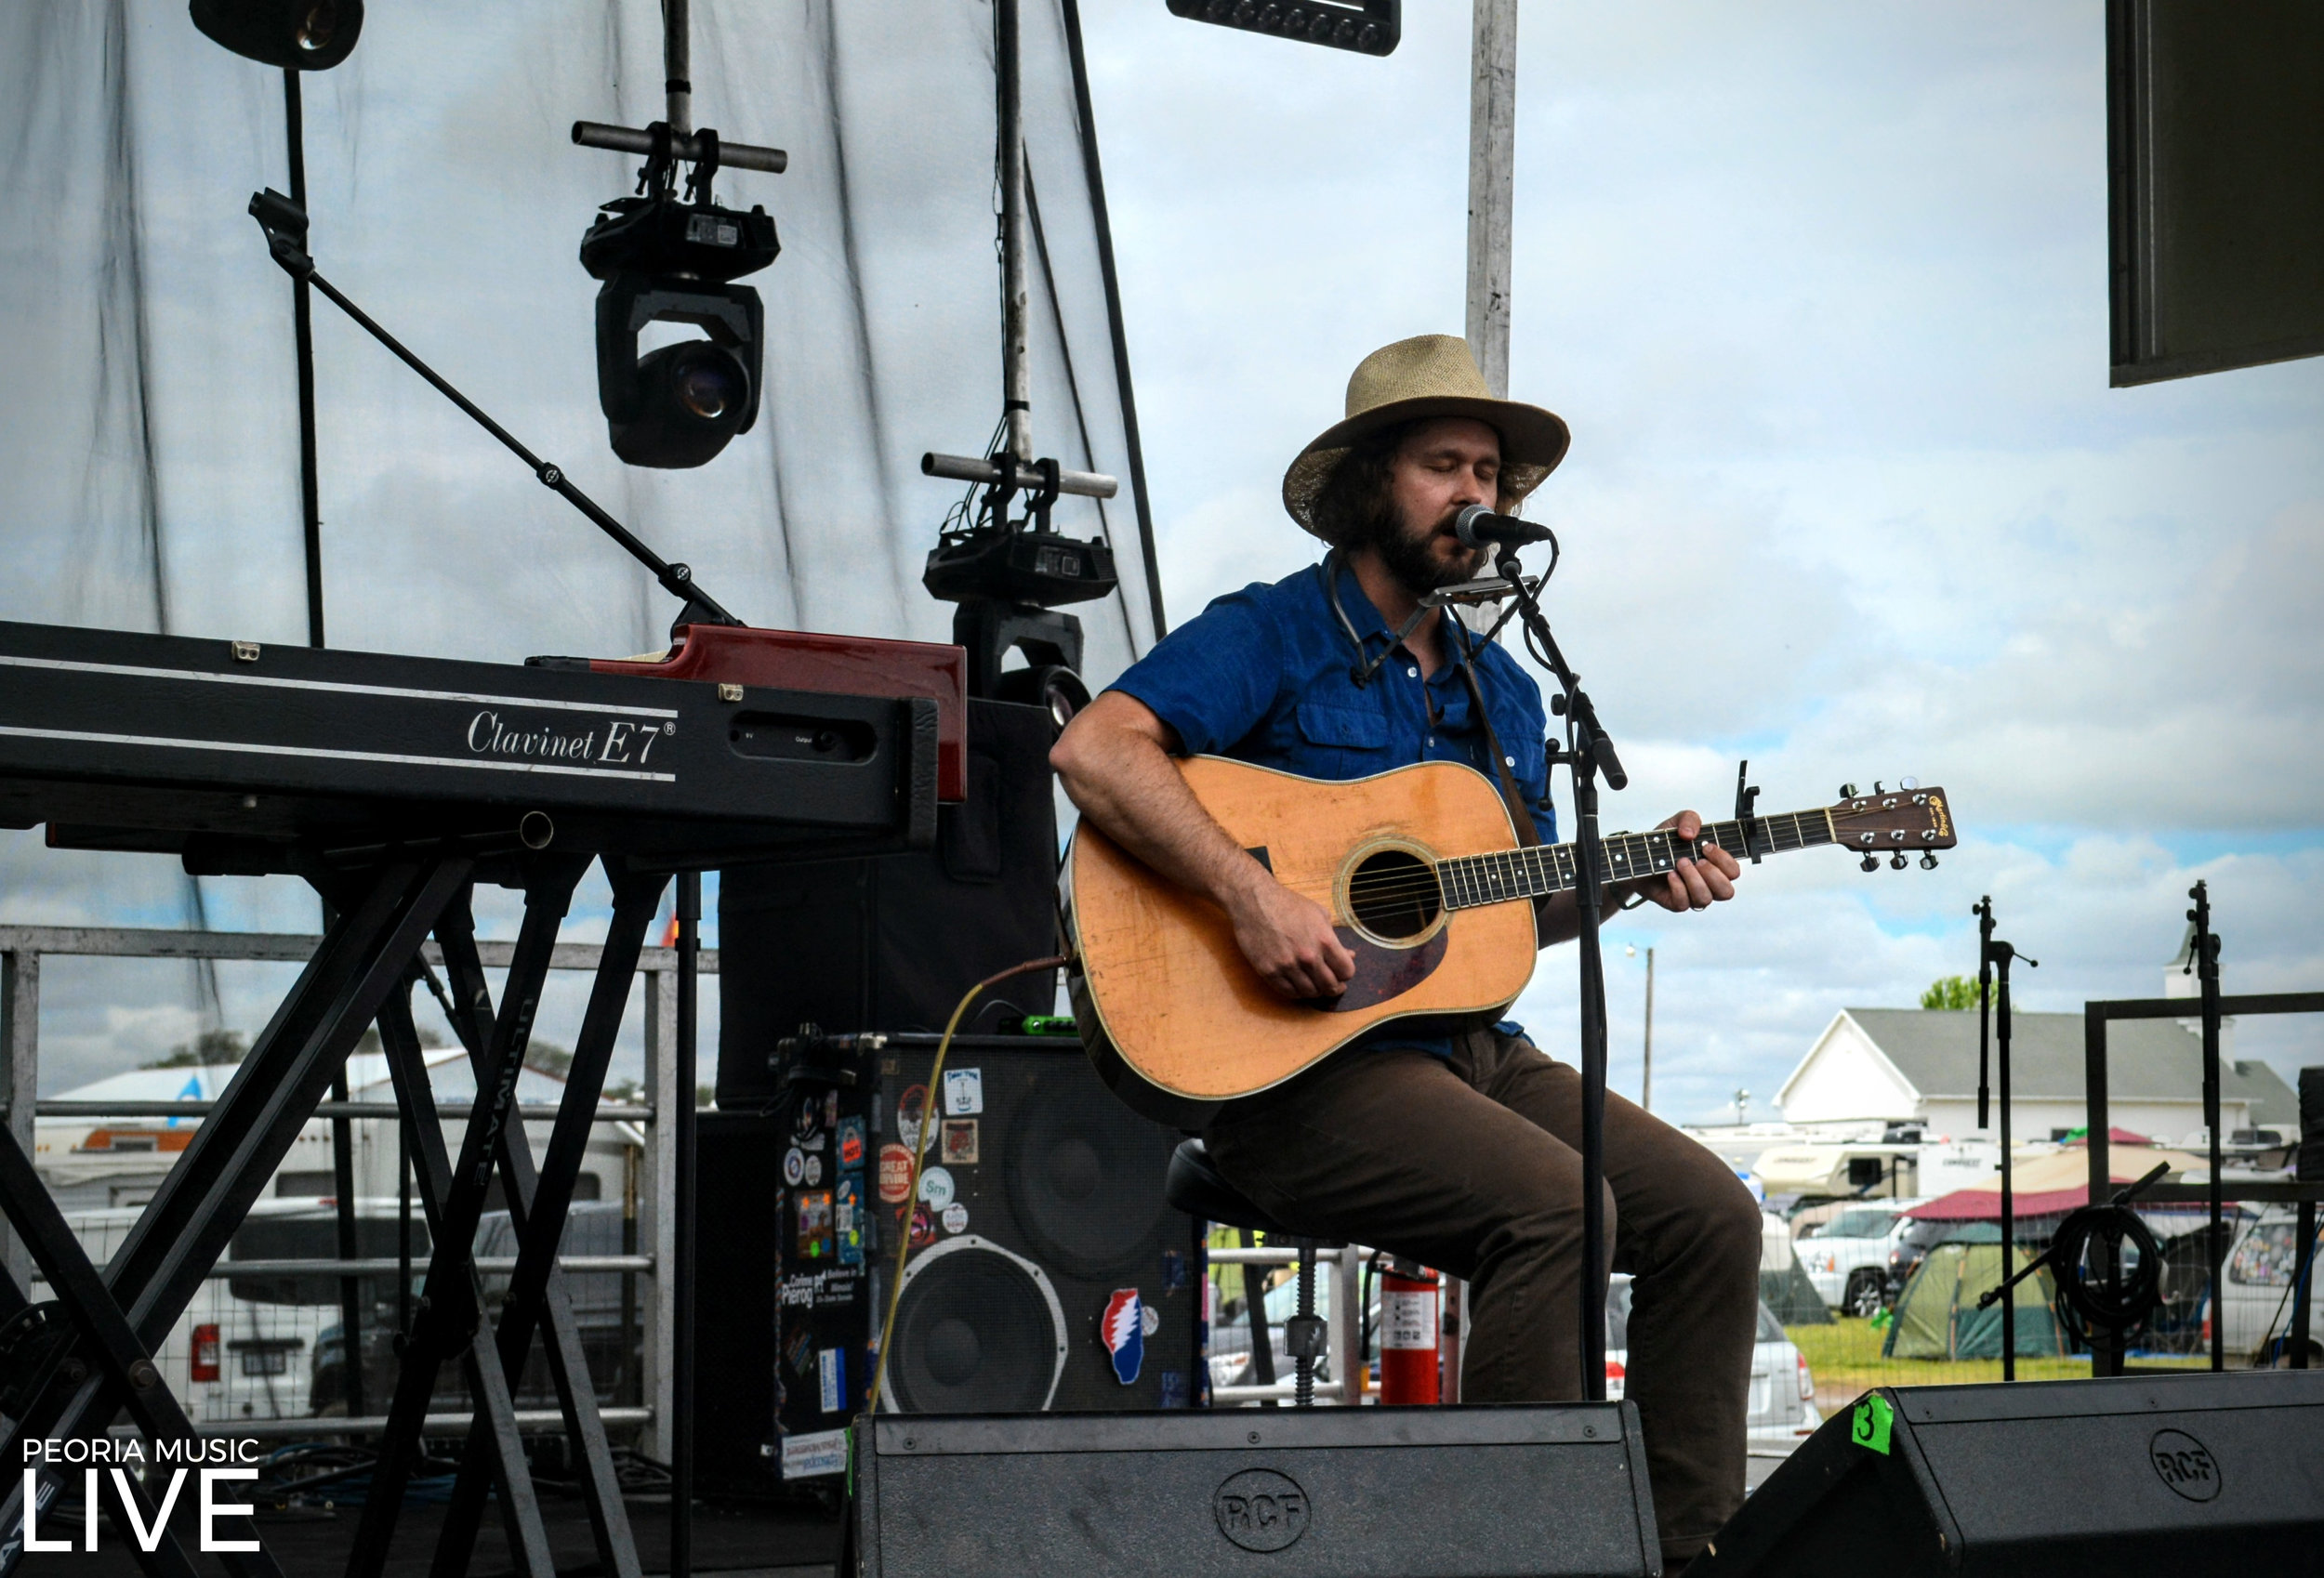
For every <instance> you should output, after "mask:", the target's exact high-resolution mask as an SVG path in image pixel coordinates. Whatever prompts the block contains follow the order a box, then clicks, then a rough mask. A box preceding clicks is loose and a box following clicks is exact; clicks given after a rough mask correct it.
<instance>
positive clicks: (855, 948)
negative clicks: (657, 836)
mask: <svg viewBox="0 0 2324 1578" xmlns="http://www.w3.org/2000/svg"><path fill="white" fill-rule="evenodd" d="M1056 733H1057V730H1056V726H1055V724H1054V723H1053V722H1052V721H1051V720H1050V715H1049V713H1048V711H1047V710H1046V709H1044V708H1041V707H1034V706H1023V705H1020V704H1015V703H1010V702H990V701H971V702H970V703H969V750H968V778H969V792H968V798H967V799H966V800H964V801H963V802H961V803H960V804H958V805H948V806H944V807H943V808H942V809H940V810H939V811H938V813H937V819H936V846H935V848H932V849H926V850H917V851H911V852H907V853H904V854H896V855H881V856H877V857H868V858H861V859H852V860H839V861H809V862H805V863H801V864H783V865H757V866H738V867H736V868H734V869H733V870H731V871H728V872H725V873H723V874H721V875H720V880H719V958H720V971H719V1015H720V1019H719V1074H718V1100H719V1105H720V1107H722V1108H725V1109H728V1110H730V1111H731V1110H736V1109H741V1108H748V1107H762V1106H765V1105H768V1104H770V1103H772V1101H774V1100H775V1099H776V1098H777V1094H778V1093H777V1091H776V1089H775V1085H774V1065H773V1055H774V1050H775V1044H776V1043H777V1042H778V1041H780V1040H781V1039H782V1038H783V1037H785V1036H787V1035H791V1034H794V1033H796V1032H798V1030H799V1026H801V1025H802V1024H814V1025H818V1026H821V1027H822V1028H823V1029H824V1030H826V1031H833V1032H840V1031H886V1032H896V1031H941V1030H943V1029H944V1021H945V1020H946V1019H950V1018H951V1016H952V1010H953V1008H954V1006H956V1005H957V1004H958V1002H959V1001H960V998H961V996H962V994H963V993H966V992H967V991H968V990H969V988H970V987H971V986H974V985H975V984H976V983H977V982H978V981H980V980H984V978H985V977H987V976H990V975H995V974H997V973H998V972H1000V971H1002V970H1005V969H1007V968H1008V967H1010V966H1011V965H1019V964H1023V963H1024V961H1026V960H1027V959H1038V958H1042V957H1045V956H1047V955H1049V954H1051V953H1056V952H1057V951H1058V946H1057V809H1056V801H1055V798H1054V796H1053V791H1052V782H1053V781H1052V779H1051V777H1050V769H1049V750H1050V743H1051V742H1052V741H1053V740H1054V739H1055V738H1056ZM1056 1000H1057V978H1056V975H1055V973H1054V972H1050V973H1047V974H1039V975H1033V976H1023V977H1019V978H1018V979H1017V980H1011V981H1008V982H1006V983H1004V984H1003V985H1001V986H999V987H997V988H996V989H994V990H993V991H992V992H989V993H986V994H985V995H984V998H983V999H981V1000H980V1001H979V1002H978V1003H977V1004H976V1006H975V1013H974V1017H973V1018H971V1019H970V1020H968V1021H967V1022H966V1023H964V1024H963V1025H962V1027H961V1028H962V1029H964V1030H971V1031H974V1030H991V1029H995V1028H997V1025H998V1022H999V1020H1000V1019H1002V1018H1004V1017H1006V1016H1009V1015H1010V1014H1012V1013H1013V1014H1047V1013H1049V1012H1050V1011H1051V1009H1052V1008H1054V1007H1055V1006H1056Z"/></svg>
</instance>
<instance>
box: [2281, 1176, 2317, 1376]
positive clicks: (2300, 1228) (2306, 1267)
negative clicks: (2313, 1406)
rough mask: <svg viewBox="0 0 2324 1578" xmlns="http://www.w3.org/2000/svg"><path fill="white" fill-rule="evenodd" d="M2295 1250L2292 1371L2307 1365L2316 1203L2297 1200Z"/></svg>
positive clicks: (2294, 1230)
mask: <svg viewBox="0 0 2324 1578" xmlns="http://www.w3.org/2000/svg"><path fill="white" fill-rule="evenodd" d="M2292 1234H2293V1239H2294V1242H2296V1243H2298V1244H2299V1246H2300V1247H2299V1250H2298V1252H2297V1253H2296V1254H2294V1255H2293V1256H2292V1257H2291V1264H2292V1266H2293V1268H2294V1270H2293V1281H2292V1284H2291V1348H2289V1349H2287V1350H2286V1351H2287V1352H2288V1353H2289V1354H2290V1355H2291V1359H2290V1362H2291V1367H2292V1368H2293V1369H2294V1370H2305V1369H2306V1368H2307V1367H2308V1310H2309V1309H2310V1308H2311V1307H2312V1305H2311V1301H2312V1300H2313V1298H2314V1297H2315V1293H2314V1288H2315V1284H2316V1202H2315V1201H2313V1200H2303V1201H2302V1202H2300V1211H2299V1221H2298V1223H2297V1225H2296V1226H2295V1227H2294V1228H2293V1230H2292Z"/></svg>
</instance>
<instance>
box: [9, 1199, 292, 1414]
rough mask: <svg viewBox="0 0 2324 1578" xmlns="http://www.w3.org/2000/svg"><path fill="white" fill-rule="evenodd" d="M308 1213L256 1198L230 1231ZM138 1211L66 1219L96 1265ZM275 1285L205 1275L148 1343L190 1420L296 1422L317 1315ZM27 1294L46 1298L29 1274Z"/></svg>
mask: <svg viewBox="0 0 2324 1578" xmlns="http://www.w3.org/2000/svg"><path fill="white" fill-rule="evenodd" d="M312 1211H313V1205H312V1203H311V1202H307V1201H277V1200H261V1201H259V1202H257V1203H256V1204H254V1205H253V1206H252V1207H251V1209H250V1213H249V1216H247V1217H246V1218H245V1219H244V1227H243V1228H242V1229H241V1230H237V1234H236V1238H237V1242H238V1243H239V1241H240V1239H241V1235H242V1233H243V1232H245V1231H250V1230H254V1229H255V1230H257V1231H259V1232H264V1231H266V1230H268V1228H269V1227H270V1225H271V1224H273V1223H277V1222H280V1221H283V1220H284V1219H286V1218H290V1217H295V1216H301V1215H306V1214H310V1213H311V1212H312ZM144 1214H145V1208H144V1207H143V1206H142V1205H123V1206H104V1207H98V1208H94V1209H90V1210H85V1211H73V1212H68V1213H67V1214H66V1216H65V1223H66V1225H67V1226H68V1227H70V1228H71V1229H72V1230H73V1236H74V1237H76V1238H77V1239H79V1240H80V1243H81V1247H82V1248H83V1249H84V1250H85V1251H86V1252H87V1254H88V1256H89V1259H90V1260H91V1261H92V1262H94V1263H95V1264H96V1265H99V1266H100V1267H101V1266H103V1265H104V1264H105V1263H106V1261H107V1260H109V1259H110V1258H112V1254H113V1252H114V1251H115V1250H117V1249H119V1248H120V1247H121V1243H122V1241H123V1240H124V1239H125V1238H126V1237H127V1236H128V1234H129V1231H130V1230H131V1229H132V1228H134V1227H135V1226H136V1225H137V1222H138V1219H139V1217H141V1216H144ZM324 1253H326V1254H327V1253H329V1251H327V1250H326V1251H324ZM245 1257H246V1256H245ZM336 1285H337V1284H334V1286H336ZM274 1291H275V1290H271V1289H269V1288H265V1287H255V1288H254V1287H252V1286H250V1285H248V1282H247V1280H245V1279H242V1278H228V1277H209V1278H205V1279H204V1281H203V1282H202V1285H201V1286H200V1287H199V1288H198V1289H197V1290H196V1291H195V1293H194V1295H193V1297H192V1299H191V1301H189V1303H188V1304H187V1306H186V1309H185V1312H184V1313H183V1314H182V1315H180V1316H179V1317H178V1320H177V1322H175V1323H174V1324H173V1325H172V1326H171V1327H170V1330H169V1334H168V1335H166V1336H165V1337H164V1338H163V1339H162V1341H161V1344H160V1346H159V1347H157V1348H155V1349H154V1352H153V1360H154V1362H155V1363H156V1364H157V1365H159V1366H160V1368H161V1372H162V1375H163V1377H164V1379H165V1380H166V1381H167V1382H168V1383H169V1388H170V1390H171V1391H172V1392H173V1393H175V1394H176V1395H177V1398H178V1401H179V1403H181V1404H182V1405H183V1406H184V1408H185V1411H186V1415H187V1417H189V1418H191V1420H193V1421H194V1422H195V1423H196V1424H203V1425H223V1424H228V1423H230V1422H232V1421H235V1420H243V1419H296V1418H301V1417H303V1416H305V1415H306V1414H308V1413H309V1412H310V1408H309V1400H308V1359H309V1356H310V1354H311V1352H312V1351H313V1348H314V1346H315V1343H316V1341H317V1339H318V1336H319V1334H320V1329H321V1326H322V1323H323V1316H322V1311H321V1310H320V1309H318V1308H315V1307H314V1306H311V1305H309V1304H306V1303H303V1302H300V1301H298V1300H293V1299H283V1298H278V1297H275V1296H272V1294H273V1292H274ZM50 1296H53V1295H51V1294H50V1293H49V1291H48V1288H47V1284H46V1282H44V1281H38V1280H36V1281H35V1283H34V1287H33V1297H35V1298H47V1297H50ZM332 1296H334V1297H336V1296H337V1295H336V1294H334V1295H332Z"/></svg>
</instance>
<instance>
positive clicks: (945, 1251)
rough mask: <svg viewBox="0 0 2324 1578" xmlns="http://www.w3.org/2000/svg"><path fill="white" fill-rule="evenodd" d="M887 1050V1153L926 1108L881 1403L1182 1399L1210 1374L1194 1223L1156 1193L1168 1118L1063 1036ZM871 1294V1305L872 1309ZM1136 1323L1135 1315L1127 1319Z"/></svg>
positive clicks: (885, 1217) (931, 1407) (886, 1204)
mask: <svg viewBox="0 0 2324 1578" xmlns="http://www.w3.org/2000/svg"><path fill="white" fill-rule="evenodd" d="M932 1061H933V1051H932V1049H931V1048H926V1047H918V1048H901V1047H896V1046H890V1047H889V1048H887V1049H886V1050H885V1051H884V1052H883V1053H882V1054H881V1055H880V1064H879V1067H880V1071H881V1073H880V1083H879V1100H880V1103H881V1108H880V1112H879V1119H880V1129H881V1135H882V1151H883V1156H884V1158H885V1164H886V1165H887V1166H888V1167H890V1168H900V1167H902V1166H904V1165H905V1164H907V1163H908V1159H909V1155H910V1151H911V1147H912V1146H913V1145H914V1144H915V1143H916V1142H917V1140H918V1137H919V1136H920V1133H921V1125H922V1124H928V1123H933V1124H935V1125H936V1132H935V1133H934V1134H933V1135H932V1136H930V1137H929V1142H928V1160H927V1164H926V1167H925V1169H924V1170H923V1172H922V1174H921V1178H920V1186H919V1198H918V1200H915V1201H912V1202H910V1203H908V1207H907V1203H905V1201H903V1200H901V1199H895V1200H890V1199H889V1198H888V1195H890V1194H895V1193H898V1192H899V1190H900V1183H899V1182H898V1181H894V1180H891V1182H890V1184H889V1187H888V1189H887V1190H883V1192H882V1194H881V1204H882V1207H883V1213H882V1216H881V1220H880V1227H881V1230H882V1232H883V1235H884V1238H883V1242H885V1243H888V1244H889V1245H890V1248H889V1249H888V1250H887V1252H886V1253H885V1254H884V1255H883V1256H881V1257H880V1260H881V1263H882V1266H883V1268H884V1266H885V1265H887V1264H891V1263H892V1261H893V1258H894V1249H893V1243H894V1237H893V1235H894V1234H895V1233H897V1232H909V1233H911V1234H912V1236H913V1249H912V1253H911V1256H910V1259H909V1260H908V1261H907V1263H906V1266H905V1281H904V1294H903V1297H902V1299H901V1301H900V1302H899V1303H898V1305H897V1308H896V1329H895V1346H894V1348H893V1351H892V1352H891V1354H890V1355H889V1360H888V1375H887V1383H886V1390H885V1395H884V1397H883V1400H882V1406H883V1407H886V1408H891V1409H896V1410H902V1411H905V1412H909V1413H937V1414H968V1413H1029V1412H1034V1411H1037V1410H1041V1409H1064V1410H1107V1411H1119V1410H1123V1409H1153V1408H1182V1407H1186V1406H1188V1405H1190V1404H1192V1403H1193V1402H1195V1400H1197V1397H1198V1395H1199V1392H1200V1389H1201V1374H1200V1366H1201V1363H1202V1358H1201V1346H1200V1345H1201V1333H1200V1323H1201V1298H1202V1288H1201V1286H1200V1282H1201V1278H1200V1276H1199V1274H1198V1272H1197V1269H1196V1262H1195V1256H1196V1253H1197V1251H1196V1245H1195V1224H1194V1221H1193V1219H1192V1218H1191V1217H1189V1216H1186V1215H1185V1214H1184V1213H1182V1212H1179V1211H1174V1210H1172V1209H1171V1208H1170V1205H1169V1202H1168V1201H1167V1200H1166V1199H1165V1198H1164V1194H1163V1187H1164V1182H1165V1179H1166V1177H1168V1175H1169V1165H1170V1153H1171V1151H1173V1150H1174V1149H1175V1148H1176V1146H1177V1142H1178V1136H1177V1135H1176V1133H1174V1132H1173V1131H1171V1130H1169V1129H1166V1128H1164V1127H1162V1126H1161V1125H1160V1124H1155V1123H1151V1122H1149V1121H1148V1120H1146V1119H1144V1118H1142V1117H1140V1116H1138V1114H1136V1113H1135V1112H1132V1111H1129V1109H1128V1108H1127V1107H1124V1106H1123V1105H1122V1104H1121V1103H1120V1102H1118V1101H1116V1100H1115V1099H1114V1098H1113V1096H1112V1095H1111V1094H1110V1093H1108V1092H1107V1090H1106V1089H1105V1087H1104V1086H1103V1085H1102V1084H1100V1083H1099V1081H1098V1078H1097V1075H1096V1074H1095V1072H1092V1071H1091V1069H1090V1067H1089V1060H1088V1059H1086V1058H1084V1057H1083V1056H1082V1052H1081V1046H1080V1043H1079V1042H1078V1041H1076V1040H1075V1039H1073V1038H1071V1037H1061V1038H1055V1039H1050V1038H1037V1037H1030V1036H973V1037H960V1038H957V1039H956V1040H955V1041H954V1043H953V1047H952V1052H951V1054H950V1056H949V1058H948V1059H947V1060H946V1063H945V1068H944V1078H943V1080H942V1082H941V1085H942V1088H940V1089H931V1086H930V1084H929V1072H930V1065H931V1062H932ZM879 1314H880V1311H878V1310H875V1312H874V1319H878V1317H879ZM1133 1326H1134V1327H1135V1328H1136V1329H1135V1330H1134V1331H1133V1330H1131V1329H1130V1328H1131V1327H1133Z"/></svg>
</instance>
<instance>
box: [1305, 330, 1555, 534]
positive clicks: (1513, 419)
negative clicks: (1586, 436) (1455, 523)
mask: <svg viewBox="0 0 2324 1578" xmlns="http://www.w3.org/2000/svg"><path fill="white" fill-rule="evenodd" d="M1430 416H1473V417H1475V418H1476V419H1477V420H1478V421H1480V422H1483V423H1486V424H1487V425H1488V426H1490V427H1493V428H1494V429H1495V430H1497V431H1498V432H1499V434H1500V436H1501V482H1500V485H1501V492H1502V493H1503V494H1504V495H1506V496H1509V497H1511V498H1512V500H1513V499H1522V498H1524V497H1525V495H1526V494H1527V493H1531V492H1533V490H1534V489H1536V488H1538V487H1539V486H1540V485H1541V480H1542V479H1543V478H1545V477H1547V476H1548V475H1549V474H1550V473H1551V472H1552V471H1554V470H1556V469H1557V463H1558V462H1559V461H1561V460H1563V459H1565V446H1566V445H1567V444H1568V443H1569V442H1571V441H1572V440H1571V436H1570V435H1569V434H1568V433H1567V432H1566V430H1565V422H1564V420H1562V419H1561V418H1560V417H1558V416H1557V415H1555V414H1552V413H1551V412H1547V411H1544V410H1542V409H1541V408H1540V407H1539V406H1538V405H1525V404H1521V403H1519V402H1518V401H1513V400H1495V399H1494V398H1493V396H1492V392H1491V391H1490V390H1488V389H1487V388H1486V387H1485V375H1484V374H1482V373H1480V372H1478V371H1477V362H1476V358H1475V357H1474V356H1472V355H1471V354H1470V353H1469V342H1468V341H1467V340H1464V339H1461V338H1459V337H1458V336H1457V335H1416V336H1414V337H1413V338H1411V339H1408V340H1398V341H1397V342H1396V343H1395V344H1393V345H1390V346H1382V347H1381V348H1380V349H1378V350H1376V351H1374V352H1372V354H1371V355H1369V356H1367V357H1366V358H1365V359H1364V360H1363V361H1362V362H1358V363H1357V364H1356V368H1355V373H1354V375H1353V376H1351V377H1350V378H1349V379H1348V414H1347V419H1346V420H1345V421H1343V422H1340V423H1339V424H1338V425H1337V426H1335V427H1327V428H1325V429H1324V430H1323V431H1322V432H1321V433H1319V434H1317V435H1316V437H1315V441H1314V442H1313V443H1311V444H1309V445H1308V446H1307V447H1306V448H1305V449H1303V450H1301V451H1300V454H1299V458H1298V459H1296V460H1294V461H1292V462H1291V468H1290V469H1289V470H1288V471H1286V472H1285V473H1284V474H1283V507H1284V508H1285V509H1287V510H1289V511H1290V512H1291V519H1294V520H1296V521H1298V522H1299V523H1300V524H1301V526H1303V527H1305V528H1306V529H1307V530H1308V531H1310V532H1313V531H1314V530H1315V522H1314V519H1313V518H1312V514H1311V512H1312V511H1313V510H1314V505H1315V495H1316V494H1318V493H1321V492H1323V487H1324V483H1325V482H1326V481H1327V480H1328V479H1329V478H1330V476H1331V474H1332V472H1333V471H1334V470H1335V469H1337V468H1338V467H1339V465H1340V462H1341V461H1342V460H1345V459H1346V458H1347V457H1348V451H1349V450H1350V449H1352V448H1353V447H1354V445H1355V444H1356V442H1357V441H1359V440H1361V439H1362V438H1364V436H1365V435H1366V434H1367V433H1374V432H1377V431H1379V430H1380V428H1382V427H1389V426H1392V425H1393V424H1395V423H1398V422H1416V421H1419V420H1421V419H1422V418H1424V417H1430Z"/></svg>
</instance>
